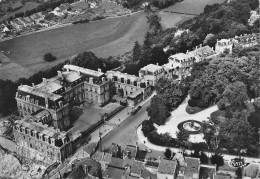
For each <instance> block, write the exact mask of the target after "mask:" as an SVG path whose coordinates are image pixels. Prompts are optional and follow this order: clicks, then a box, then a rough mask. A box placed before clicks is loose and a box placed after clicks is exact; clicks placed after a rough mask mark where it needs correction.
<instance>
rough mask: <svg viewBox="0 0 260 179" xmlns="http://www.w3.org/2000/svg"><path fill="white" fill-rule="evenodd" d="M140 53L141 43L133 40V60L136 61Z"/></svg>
mask: <svg viewBox="0 0 260 179" xmlns="http://www.w3.org/2000/svg"><path fill="white" fill-rule="evenodd" d="M141 53H142V52H141V45H140V44H139V43H138V41H135V45H134V48H133V61H138V60H139V58H140V56H141Z"/></svg>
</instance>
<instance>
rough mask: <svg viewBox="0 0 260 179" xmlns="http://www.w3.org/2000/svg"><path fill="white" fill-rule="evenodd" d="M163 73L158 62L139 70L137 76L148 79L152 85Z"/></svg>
mask: <svg viewBox="0 0 260 179" xmlns="http://www.w3.org/2000/svg"><path fill="white" fill-rule="evenodd" d="M164 75H165V71H164V68H163V67H162V66H159V65H158V64H156V65H154V64H149V65H147V66H145V67H143V68H141V69H140V70H139V77H140V78H143V79H144V80H145V81H148V82H149V84H150V85H152V86H155V84H156V83H157V82H158V81H159V79H161V78H163V77H164Z"/></svg>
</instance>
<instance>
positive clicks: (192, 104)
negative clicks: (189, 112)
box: [188, 99, 197, 107]
mask: <svg viewBox="0 0 260 179" xmlns="http://www.w3.org/2000/svg"><path fill="white" fill-rule="evenodd" d="M188 104H189V106H190V107H196V106H197V102H196V100H193V99H190V100H189V101H188Z"/></svg>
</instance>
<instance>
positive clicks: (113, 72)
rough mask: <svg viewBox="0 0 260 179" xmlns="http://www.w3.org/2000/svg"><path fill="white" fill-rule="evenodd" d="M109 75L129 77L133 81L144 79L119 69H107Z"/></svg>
mask: <svg viewBox="0 0 260 179" xmlns="http://www.w3.org/2000/svg"><path fill="white" fill-rule="evenodd" d="M106 76H107V77H113V76H116V77H118V78H124V79H129V80H131V81H142V78H139V77H137V76H135V75H129V74H127V73H121V72H119V71H107V72H106Z"/></svg>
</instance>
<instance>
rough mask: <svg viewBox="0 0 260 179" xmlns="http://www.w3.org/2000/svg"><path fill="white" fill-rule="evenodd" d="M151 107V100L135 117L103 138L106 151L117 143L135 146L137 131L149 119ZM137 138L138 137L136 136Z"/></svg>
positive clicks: (125, 121)
mask: <svg viewBox="0 0 260 179" xmlns="http://www.w3.org/2000/svg"><path fill="white" fill-rule="evenodd" d="M149 105H150V100H149V101H147V102H146V103H145V104H144V105H143V107H142V109H140V111H138V112H137V113H136V114H135V115H131V116H129V117H128V118H126V119H125V120H124V121H123V122H122V123H121V124H120V125H119V126H118V127H116V128H115V129H114V130H112V131H111V132H110V133H108V134H107V135H106V136H105V137H103V143H102V145H103V147H104V148H105V149H106V148H108V147H110V146H111V144H112V143H117V144H119V145H121V146H125V145H126V144H135V143H136V142H137V139H136V138H135V136H136V129H137V127H138V126H139V125H140V124H141V123H142V121H143V120H145V119H147V118H148V115H147V112H146V109H147V107H148V106H149ZM136 137H137V136H136Z"/></svg>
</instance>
